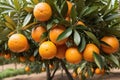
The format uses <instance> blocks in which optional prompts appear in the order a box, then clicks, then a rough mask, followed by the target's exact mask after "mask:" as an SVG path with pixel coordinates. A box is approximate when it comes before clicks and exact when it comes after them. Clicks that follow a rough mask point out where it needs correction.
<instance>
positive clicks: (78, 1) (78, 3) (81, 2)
mask: <svg viewBox="0 0 120 80" xmlns="http://www.w3.org/2000/svg"><path fill="white" fill-rule="evenodd" d="M75 1H76V2H75V4H76V10H77V13H78V14H80V13H81V11H82V10H83V8H84V7H85V1H84V0H75Z"/></svg>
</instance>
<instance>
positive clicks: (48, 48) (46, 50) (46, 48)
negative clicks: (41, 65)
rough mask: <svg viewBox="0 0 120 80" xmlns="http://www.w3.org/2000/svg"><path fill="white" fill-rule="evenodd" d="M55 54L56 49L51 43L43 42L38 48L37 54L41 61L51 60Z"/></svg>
mask: <svg viewBox="0 0 120 80" xmlns="http://www.w3.org/2000/svg"><path fill="white" fill-rule="evenodd" d="M56 53H57V47H56V46H55V44H54V43H53V42H51V41H45V42H43V43H42V44H41V45H40V47H39V54H40V56H41V57H42V58H43V59H52V58H54V57H55V55H56Z"/></svg>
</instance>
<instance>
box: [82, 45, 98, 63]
mask: <svg viewBox="0 0 120 80" xmlns="http://www.w3.org/2000/svg"><path fill="white" fill-rule="evenodd" d="M93 52H96V53H97V54H100V51H99V48H98V47H97V46H96V45H95V44H92V43H89V44H87V45H86V48H85V50H84V51H83V57H84V59H85V60H86V61H89V62H93V61H94V58H93Z"/></svg>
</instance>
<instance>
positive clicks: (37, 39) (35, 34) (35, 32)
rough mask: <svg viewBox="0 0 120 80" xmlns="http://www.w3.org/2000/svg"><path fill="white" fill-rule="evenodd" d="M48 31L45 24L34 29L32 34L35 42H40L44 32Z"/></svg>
mask: <svg viewBox="0 0 120 80" xmlns="http://www.w3.org/2000/svg"><path fill="white" fill-rule="evenodd" d="M44 32H46V29H45V28H44V27H43V26H39V27H36V28H33V29H32V32H31V36H32V39H33V40H34V41H35V42H40V40H41V39H40V38H41V36H42V34H43V33H44Z"/></svg>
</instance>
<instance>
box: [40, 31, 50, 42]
mask: <svg viewBox="0 0 120 80" xmlns="http://www.w3.org/2000/svg"><path fill="white" fill-rule="evenodd" d="M47 36H48V33H47V32H44V33H43V34H42V35H41V37H40V43H41V42H43V41H44V40H45V39H46V38H47Z"/></svg>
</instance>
